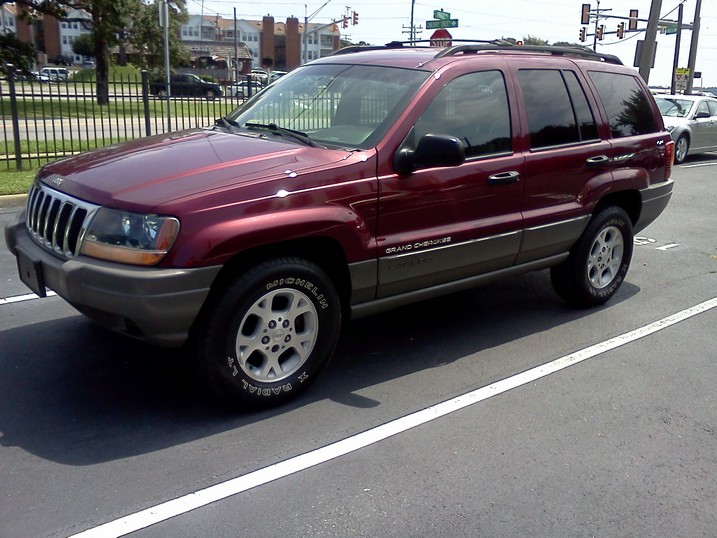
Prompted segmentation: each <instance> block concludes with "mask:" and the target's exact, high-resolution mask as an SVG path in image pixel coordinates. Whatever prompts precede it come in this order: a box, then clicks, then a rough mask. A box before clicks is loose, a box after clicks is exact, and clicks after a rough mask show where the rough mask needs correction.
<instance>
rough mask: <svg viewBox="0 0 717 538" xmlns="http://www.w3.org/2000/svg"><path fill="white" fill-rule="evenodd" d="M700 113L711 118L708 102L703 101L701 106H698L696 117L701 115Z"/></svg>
mask: <svg viewBox="0 0 717 538" xmlns="http://www.w3.org/2000/svg"><path fill="white" fill-rule="evenodd" d="M700 112H703V113H705V114H707V115H708V116H711V114H710V109H709V106H707V101H702V102H701V103H700V104H699V105H697V110H696V111H695V115H697V114H699V113H700Z"/></svg>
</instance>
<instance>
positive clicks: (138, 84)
mask: <svg viewBox="0 0 717 538" xmlns="http://www.w3.org/2000/svg"><path fill="white" fill-rule="evenodd" d="M224 90H225V91H224V95H223V96H221V97H217V98H207V97H206V96H205V95H201V96H196V97H172V98H171V99H167V98H165V97H163V96H162V97H160V96H156V95H153V94H152V93H151V92H150V84H149V81H148V77H147V73H146V72H142V73H141V76H137V77H130V78H125V79H119V80H113V81H110V82H109V103H108V104H107V105H103V106H100V105H98V104H97V95H96V80H94V79H90V78H79V76H75V77H70V78H69V79H68V80H64V81H42V82H41V81H39V80H37V79H32V80H26V79H23V78H20V77H12V76H11V77H7V78H6V79H3V80H0V118H1V119H0V122H1V123H0V137H1V138H0V170H3V169H5V170H28V169H33V168H36V167H38V166H40V165H42V164H45V163H46V162H49V161H52V160H54V159H57V158H60V157H65V156H69V155H73V154H76V153H80V152H83V151H87V150H89V149H93V148H96V147H101V146H106V145H109V144H114V143H117V142H122V141H124V140H129V139H134V138H140V137H145V136H150V135H153V134H159V133H165V132H169V131H177V130H181V129H188V128H193V127H203V126H207V125H211V124H213V123H214V121H215V120H216V119H217V118H220V117H222V116H225V115H226V114H228V113H229V112H230V111H231V110H233V109H234V108H236V107H237V106H238V105H239V104H240V103H241V102H242V101H243V100H244V98H243V97H237V96H235V95H234V93H235V92H233V91H231V88H224ZM168 109H169V112H170V114H169V118H170V120H169V122H168Z"/></svg>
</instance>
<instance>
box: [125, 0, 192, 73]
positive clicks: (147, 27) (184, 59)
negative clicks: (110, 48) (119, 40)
mask: <svg viewBox="0 0 717 538" xmlns="http://www.w3.org/2000/svg"><path fill="white" fill-rule="evenodd" d="M159 6H160V3H158V2H153V3H151V4H145V3H143V2H141V1H140V0H135V8H134V14H135V15H134V17H133V21H132V24H131V25H130V27H128V29H127V36H128V42H129V43H130V44H131V45H132V47H133V48H134V50H135V52H136V54H137V55H138V56H139V63H140V66H141V67H142V68H145V69H156V70H158V71H164V56H163V55H162V51H163V50H164V32H163V30H162V28H161V27H160V26H159V24H158V23H157V21H159ZM188 19H189V17H188V15H187V7H186V4H185V2H184V0H175V1H174V2H171V3H170V5H169V63H170V65H189V63H190V56H189V52H188V51H187V49H186V47H185V46H184V44H183V43H182V40H181V39H180V38H179V34H180V28H181V25H182V24H183V23H185V22H186V21H187V20H188Z"/></svg>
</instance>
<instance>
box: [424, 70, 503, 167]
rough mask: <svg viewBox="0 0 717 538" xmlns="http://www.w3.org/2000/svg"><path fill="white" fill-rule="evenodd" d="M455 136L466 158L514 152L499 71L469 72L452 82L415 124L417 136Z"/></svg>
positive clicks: (501, 75)
mask: <svg viewBox="0 0 717 538" xmlns="http://www.w3.org/2000/svg"><path fill="white" fill-rule="evenodd" d="M427 133H433V134H447V135H451V136H455V137H456V138H458V139H459V140H461V141H462V142H463V145H464V147H465V151H466V157H480V156H483V155H492V154H495V153H505V152H510V151H511V150H512V140H511V133H510V109H509V107H508V94H507V91H506V87H505V80H504V79H503V74H502V73H501V72H500V71H481V72H479V73H470V74H468V75H463V76H461V77H458V78H456V79H454V80H452V81H450V82H449V83H448V84H447V85H446V87H445V88H443V89H442V90H441V92H440V93H439V94H438V95H437V96H436V98H435V99H434V100H433V101H432V102H431V104H430V105H428V108H426V110H425V111H424V112H423V114H422V115H421V117H420V118H419V119H418V121H417V122H416V128H415V137H416V140H418V139H420V137H422V136H423V135H425V134H427Z"/></svg>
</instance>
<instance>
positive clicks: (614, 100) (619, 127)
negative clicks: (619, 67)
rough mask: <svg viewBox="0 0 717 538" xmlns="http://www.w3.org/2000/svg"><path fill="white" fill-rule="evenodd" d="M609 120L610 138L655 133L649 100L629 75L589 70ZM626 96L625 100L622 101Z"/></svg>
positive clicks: (657, 128)
mask: <svg viewBox="0 0 717 538" xmlns="http://www.w3.org/2000/svg"><path fill="white" fill-rule="evenodd" d="M589 75H590V79H591V80H592V81H593V84H595V87H596V88H597V92H598V95H599V96H600V99H601V100H602V103H603V106H604V107H605V111H606V112H607V115H608V119H609V121H610V131H611V132H612V136H614V137H616V138H621V137H624V136H634V135H639V134H647V133H652V132H654V131H657V130H659V127H658V126H657V123H656V120H655V116H654V114H653V113H652V108H651V107H650V101H649V100H648V98H647V96H646V95H645V92H644V90H643V89H642V86H641V85H640V84H639V82H638V81H637V79H636V78H635V77H634V76H632V75H622V74H619V73H605V72H601V71H590V72H589ZM624 95H627V96H628V97H626V98H624V99H623V98H622V96H624Z"/></svg>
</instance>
